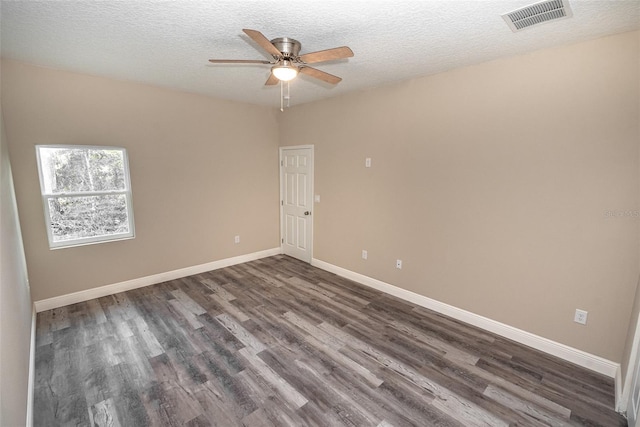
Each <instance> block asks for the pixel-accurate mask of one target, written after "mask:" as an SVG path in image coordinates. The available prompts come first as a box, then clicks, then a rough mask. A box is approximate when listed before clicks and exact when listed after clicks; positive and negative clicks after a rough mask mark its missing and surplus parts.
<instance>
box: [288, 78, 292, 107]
mask: <svg viewBox="0 0 640 427" xmlns="http://www.w3.org/2000/svg"><path fill="white" fill-rule="evenodd" d="M290 101H291V87H290V86H289V82H287V108H289V102H290Z"/></svg>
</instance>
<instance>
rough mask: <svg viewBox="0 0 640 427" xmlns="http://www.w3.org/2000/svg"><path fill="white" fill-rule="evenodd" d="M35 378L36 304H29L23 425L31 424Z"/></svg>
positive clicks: (29, 425)
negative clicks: (27, 368)
mask: <svg viewBox="0 0 640 427" xmlns="http://www.w3.org/2000/svg"><path fill="white" fill-rule="evenodd" d="M35 378H36V305H35V304H32V306H31V345H30V347H29V379H28V383H27V417H26V423H25V425H26V426H27V427H32V426H33V398H34V395H33V394H34V392H35V390H34V386H35Z"/></svg>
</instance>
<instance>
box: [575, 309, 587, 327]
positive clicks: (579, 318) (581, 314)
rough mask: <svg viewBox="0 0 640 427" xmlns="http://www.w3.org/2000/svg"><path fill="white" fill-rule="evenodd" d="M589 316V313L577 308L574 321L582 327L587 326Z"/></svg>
mask: <svg viewBox="0 0 640 427" xmlns="http://www.w3.org/2000/svg"><path fill="white" fill-rule="evenodd" d="M588 314H589V313H587V312H586V311H584V310H580V309H578V308H576V315H575V316H574V317H573V321H574V322H576V323H580V324H582V325H586V324H587V315H588Z"/></svg>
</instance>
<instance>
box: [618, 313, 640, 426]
mask: <svg viewBox="0 0 640 427" xmlns="http://www.w3.org/2000/svg"><path fill="white" fill-rule="evenodd" d="M638 352H640V316H639V317H638V320H637V322H636V324H635V332H634V334H633V341H632V344H631V352H630V354H629V362H628V365H627V372H626V375H625V378H624V383H623V384H622V387H621V388H622V393H619V390H620V386H619V384H620V380H622V378H620V375H619V373H620V368H618V375H616V377H617V378H616V410H617V411H618V412H619V413H627V412H628V411H627V410H628V408H629V404H630V403H631V399H632V393H633V390H632V387H633V386H634V383H633V382H634V376H635V375H636V371H637V370H638V369H640V366H638V364H637V363H636V362H637V360H638ZM626 415H627V419H628V417H629V414H628V413H627V414H626ZM638 420H640V417H639V418H638ZM638 420H636V421H638ZM636 424H637V423H636ZM629 427H634V426H631V425H630V426H629Z"/></svg>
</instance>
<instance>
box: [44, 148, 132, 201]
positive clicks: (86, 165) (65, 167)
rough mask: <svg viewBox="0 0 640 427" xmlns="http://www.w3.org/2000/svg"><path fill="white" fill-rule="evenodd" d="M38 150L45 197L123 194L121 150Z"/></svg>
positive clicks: (123, 177) (123, 172)
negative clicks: (114, 191) (92, 193)
mask: <svg viewBox="0 0 640 427" xmlns="http://www.w3.org/2000/svg"><path fill="white" fill-rule="evenodd" d="M38 149H39V150H40V159H41V168H42V178H43V181H44V183H43V184H44V191H45V193H47V194H56V193H65V192H82V191H110V190H125V169H124V167H125V166H124V152H123V151H122V150H110V149H92V148H82V147H79V148H64V147H63V148H61V147H38Z"/></svg>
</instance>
